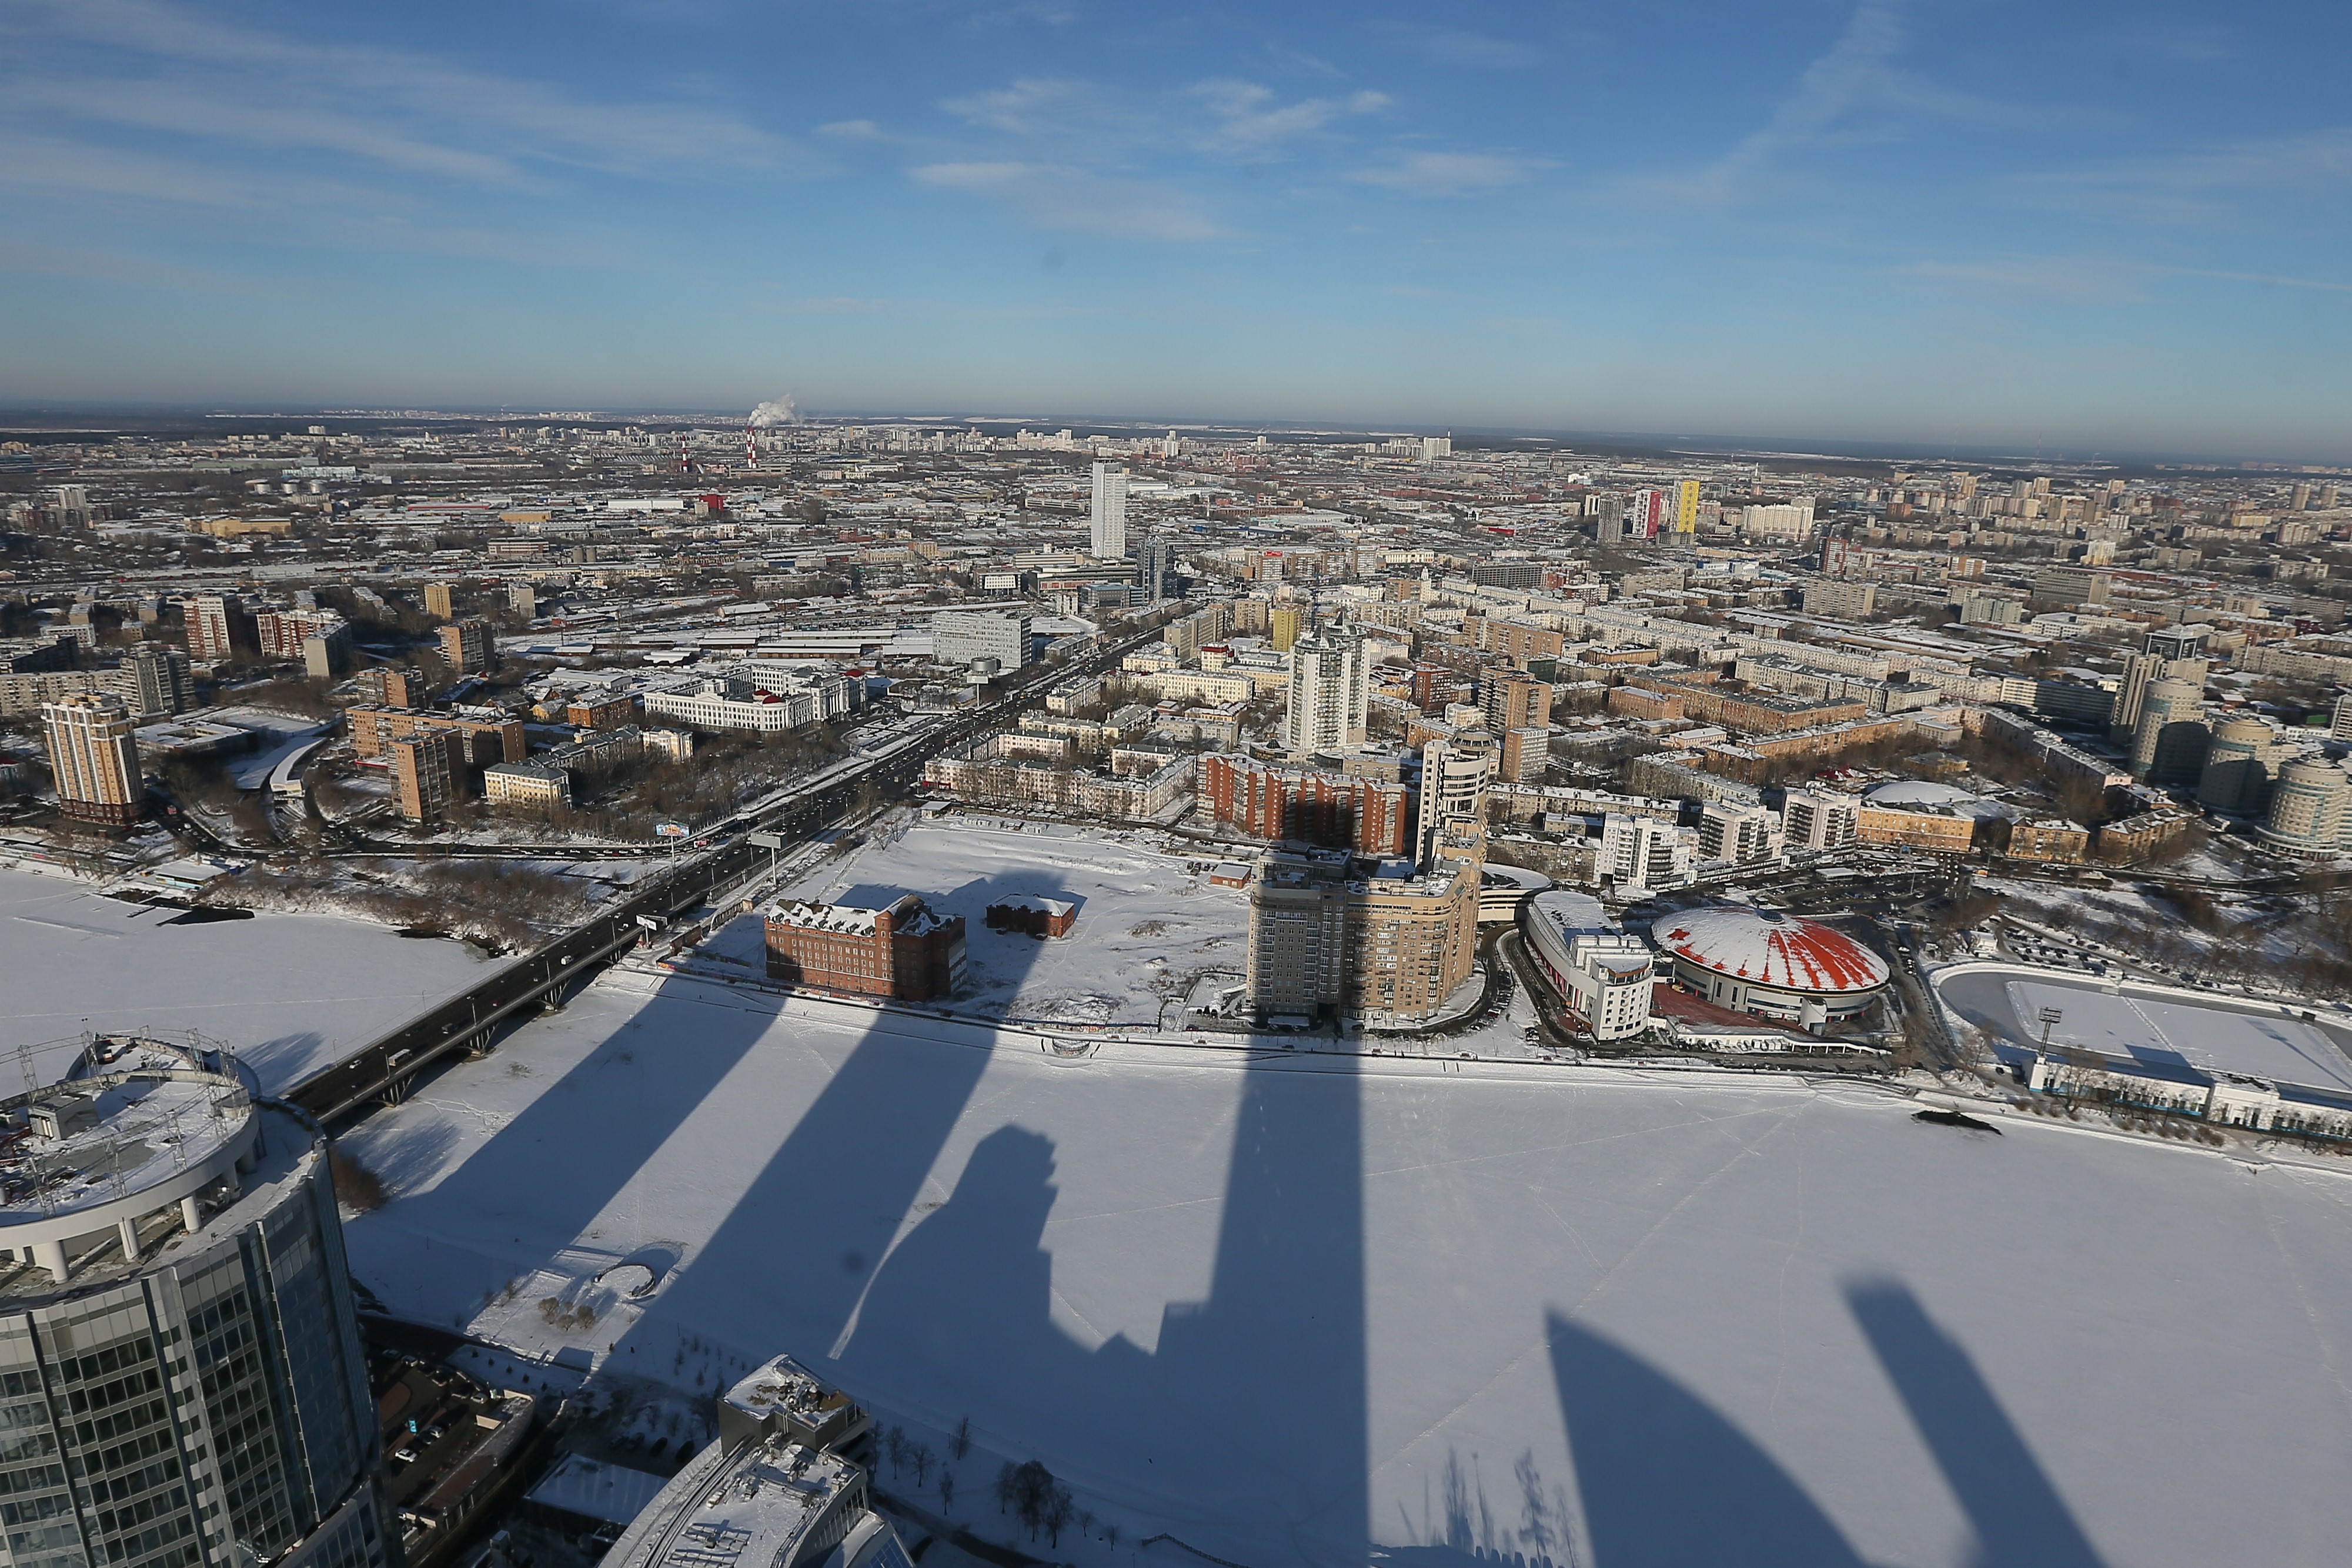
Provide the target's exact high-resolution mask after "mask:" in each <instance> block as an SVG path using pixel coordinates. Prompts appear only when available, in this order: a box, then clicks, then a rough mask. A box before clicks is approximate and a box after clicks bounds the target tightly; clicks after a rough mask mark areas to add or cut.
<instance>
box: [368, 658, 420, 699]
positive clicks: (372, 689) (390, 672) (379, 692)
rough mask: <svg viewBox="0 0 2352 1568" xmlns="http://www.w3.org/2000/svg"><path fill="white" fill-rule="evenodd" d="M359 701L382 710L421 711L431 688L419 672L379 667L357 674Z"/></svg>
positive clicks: (410, 669)
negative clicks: (416, 708) (386, 708)
mask: <svg viewBox="0 0 2352 1568" xmlns="http://www.w3.org/2000/svg"><path fill="white" fill-rule="evenodd" d="M357 684H358V685H359V689H360V700H361V701H362V702H364V703H373V704H375V705H377V706H382V707H423V706H425V698H426V697H428V696H429V695H432V688H431V687H430V686H429V685H426V684H425V672H424V671H422V670H419V669H415V668H407V667H399V668H395V667H394V666H392V665H388V664H387V665H379V666H377V667H376V668H374V669H372V670H362V671H361V672H360V673H359V679H358V683H357Z"/></svg>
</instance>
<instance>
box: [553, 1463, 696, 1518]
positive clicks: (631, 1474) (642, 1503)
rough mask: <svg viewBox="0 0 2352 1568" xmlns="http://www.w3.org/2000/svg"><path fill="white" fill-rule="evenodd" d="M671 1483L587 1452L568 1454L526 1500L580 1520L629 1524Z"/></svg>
mask: <svg viewBox="0 0 2352 1568" xmlns="http://www.w3.org/2000/svg"><path fill="white" fill-rule="evenodd" d="M668 1484H669V1483H668V1482H667V1480H665V1479H663V1478H662V1477H660V1476H657V1475H654V1474H652V1473H651V1472H649V1471H646V1470H633V1469H629V1468H628V1467H627V1466H626V1465H615V1464H610V1463H607V1462H606V1461H604V1460H602V1459H592V1458H588V1457H587V1456H586V1455H585V1454H566V1455H564V1456H563V1459H562V1463H560V1464H558V1465H557V1466H556V1467H555V1468H554V1469H551V1470H550V1471H548V1473H547V1476H546V1478H545V1479H542V1480H541V1482H540V1483H539V1484H538V1485H537V1486H535V1487H533V1488H531V1489H530V1493H529V1495H528V1496H527V1497H526V1498H525V1499H524V1500H525V1501H526V1502H535V1503H537V1504H539V1505H540V1506H541V1507H542V1508H551V1509H556V1510H558V1511H562V1512H564V1513H569V1514H572V1515H574V1516H576V1517H578V1518H581V1519H601V1520H604V1521H607V1522H609V1523H613V1524H626V1523H628V1522H629V1521H631V1520H633V1519H635V1518H636V1517H637V1515H639V1514H641V1513H643V1512H644V1511H646V1504H647V1503H649V1502H651V1501H653V1500H654V1499H655V1498H656V1497H657V1496H659V1495H660V1493H661V1490H662V1488H663V1487H665V1486H667V1485H668Z"/></svg>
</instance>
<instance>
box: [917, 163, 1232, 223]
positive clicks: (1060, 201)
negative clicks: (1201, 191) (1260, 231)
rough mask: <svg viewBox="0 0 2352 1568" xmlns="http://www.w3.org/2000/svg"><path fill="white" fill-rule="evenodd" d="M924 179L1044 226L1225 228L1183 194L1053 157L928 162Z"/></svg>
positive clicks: (921, 172) (919, 178) (919, 174)
mask: <svg viewBox="0 0 2352 1568" xmlns="http://www.w3.org/2000/svg"><path fill="white" fill-rule="evenodd" d="M913 173H914V178H915V179H916V181H917V182H919V183H922V184H925V185H929V186H931V187H933V188H935V189H939V190H946V191H961V192H963V193H967V194H971V195H976V196H984V197H987V198H989V199H991V200H994V201H998V202H1002V203H1003V204H1005V205H1007V206H1009V207H1011V208H1012V209H1013V211H1014V212H1016V213H1018V214H1021V215H1022V216H1023V217H1024V218H1026V219H1027V220H1029V221H1030V222H1032V223H1034V224H1037V225H1040V226H1042V227H1045V228H1052V229H1064V230H1067V231H1070V232H1072V233H1077V234H1093V235H1107V236H1109V237H1112V238H1117V239H1141V240H1164V241H1176V242H1192V241H1197V240H1206V239H1214V238H1216V237H1217V236H1218V235H1221V234H1223V232H1224V231H1223V228H1222V227H1220V226H1219V225H1218V224H1217V223H1216V222H1215V221H1214V220H1213V219H1211V218H1209V217H1208V216H1207V215H1205V214H1202V212H1201V211H1200V210H1199V208H1198V206H1197V205H1196V204H1194V203H1193V202H1192V200H1191V199H1190V198H1189V197H1187V196H1186V195H1185V194H1184V193H1181V192H1178V191H1173V190H1170V189H1167V188H1165V187H1162V186H1157V185H1153V184H1150V183H1146V182H1142V181H1134V180H1122V179H1117V178H1112V177H1108V176H1105V175H1102V174H1098V173H1096V172H1092V171H1090V170H1086V169H1079V168H1072V167H1068V166H1066V165H1055V164H1051V163H1028V162H1012V161H1005V162H957V163H927V164H924V165H922V166H921V167H919V168H917V169H916V170H914V171H913Z"/></svg>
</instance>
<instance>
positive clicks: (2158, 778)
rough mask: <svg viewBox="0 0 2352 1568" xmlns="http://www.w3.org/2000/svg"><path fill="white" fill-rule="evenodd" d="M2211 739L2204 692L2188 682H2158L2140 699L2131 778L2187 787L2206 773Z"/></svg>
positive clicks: (2200, 687)
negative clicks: (2206, 754)
mask: <svg viewBox="0 0 2352 1568" xmlns="http://www.w3.org/2000/svg"><path fill="white" fill-rule="evenodd" d="M2211 739H2212V737H2211V736H2210V734H2209V733H2208V731H2207V730H2206V728H2205V691H2204V688H2203V687H2202V686H2198V685H2191V684H2190V683H2189V682H2187V681H2157V682H2154V683H2152V684H2151V685H2149V686H2148V688H2147V695H2146V696H2145V697H2143V698H2142V699H2141V702H2140V713H2139V723H2138V724H2137V726H2135V727H2134V728H2133V730H2132V761H2131V770H2132V775H2133V777H2135V778H2137V779H2147V781H2148V782H2149V783H2151V784H2186V783H2190V782H2193V781H2195V780H2196V779H2197V778H2198V776H2199V775H2200V774H2201V773H2202V772H2203V771H2204V769H2205V751H2206V747H2208V746H2209V745H2210V742H2211Z"/></svg>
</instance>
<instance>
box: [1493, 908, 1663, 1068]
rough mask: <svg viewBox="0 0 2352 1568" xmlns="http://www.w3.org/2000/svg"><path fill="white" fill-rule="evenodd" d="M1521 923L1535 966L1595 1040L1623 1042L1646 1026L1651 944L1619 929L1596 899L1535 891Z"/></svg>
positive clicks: (1650, 976) (1648, 1003)
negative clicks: (1603, 911) (1602, 910)
mask: <svg viewBox="0 0 2352 1568" xmlns="http://www.w3.org/2000/svg"><path fill="white" fill-rule="evenodd" d="M1520 926H1521V929H1522V930H1524V931H1525V932H1526V934H1527V945H1528V956H1529V957H1531V958H1533V959H1534V960H1535V965H1536V968H1537V969H1538V972H1540V973H1541V974H1542V975H1543V977H1544V978H1546V979H1547V980H1549V981H1550V982H1551V984H1552V987H1553V988H1554V989H1555V990H1557V991H1559V995H1560V999H1561V1000H1562V1001H1563V1002H1565V1003H1566V1004H1567V1006H1568V1010H1569V1011H1570V1012H1571V1013H1573V1014H1574V1015H1575V1016H1576V1019H1577V1021H1578V1022H1579V1023H1580V1024H1582V1025H1583V1026H1584V1029H1585V1030H1586V1031H1587V1032H1588V1033H1590V1034H1591V1036H1592V1037H1593V1038H1594V1039H1595V1040H1624V1039H1627V1038H1628V1037H1630V1036H1633V1035H1637V1034H1639V1033H1641V1032H1642V1031H1643V1030H1645V1029H1647V1028H1649V1027H1650V987H1651V984H1652V976H1653V969H1652V957H1651V952H1650V945H1649V944H1648V943H1646V942H1644V941H1643V940H1642V939H1641V938H1640V937H1639V936H1634V935H1633V933H1632V932H1630V931H1624V930H1621V929H1620V928H1619V927H1618V926H1617V925H1616V923H1615V922H1613V921H1612V920H1611V919H1609V917H1608V916H1607V915H1604V914H1602V913H1601V901H1600V900H1599V899H1597V898H1594V897H1592V896H1591V894H1582V893H1570V892H1567V891H1565V890H1555V891H1553V892H1549V893H1538V894H1536V895H1535V896H1534V897H1533V898H1532V899H1530V900H1528V904H1527V907H1526V911H1525V913H1524V915H1523V917H1522V919H1521V921H1520Z"/></svg>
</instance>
